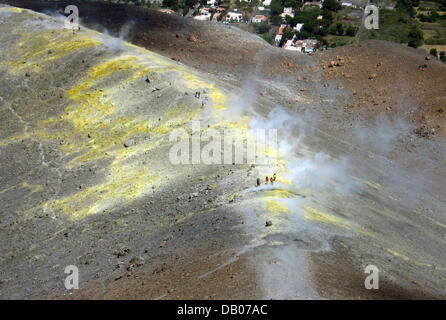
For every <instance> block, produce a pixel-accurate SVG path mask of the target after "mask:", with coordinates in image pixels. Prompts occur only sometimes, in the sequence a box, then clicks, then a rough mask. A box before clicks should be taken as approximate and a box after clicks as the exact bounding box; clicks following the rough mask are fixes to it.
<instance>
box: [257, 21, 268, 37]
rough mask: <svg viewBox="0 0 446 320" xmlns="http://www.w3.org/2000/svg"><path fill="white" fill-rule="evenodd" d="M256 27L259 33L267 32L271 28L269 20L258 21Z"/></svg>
mask: <svg viewBox="0 0 446 320" xmlns="http://www.w3.org/2000/svg"><path fill="white" fill-rule="evenodd" d="M254 29H255V30H256V32H257V33H261V34H263V33H267V32H268V31H269V29H271V26H270V25H269V24H268V22H266V21H265V22H262V23H256V24H254Z"/></svg>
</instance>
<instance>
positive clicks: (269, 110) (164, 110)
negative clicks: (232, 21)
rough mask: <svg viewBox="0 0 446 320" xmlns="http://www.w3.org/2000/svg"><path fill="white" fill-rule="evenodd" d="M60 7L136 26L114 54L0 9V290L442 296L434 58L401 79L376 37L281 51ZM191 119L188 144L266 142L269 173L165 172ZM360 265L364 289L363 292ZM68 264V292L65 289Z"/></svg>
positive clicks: (256, 42)
mask: <svg viewBox="0 0 446 320" xmlns="http://www.w3.org/2000/svg"><path fill="white" fill-rule="evenodd" d="M6 2H8V3H14V4H17V5H22V6H29V7H30V8H33V9H36V10H40V11H43V10H46V9H48V8H53V9H59V8H60V7H62V8H63V6H64V4H66V2H64V1H56V2H46V1H6ZM78 4H79V6H80V10H81V11H82V12H84V13H88V14H87V15H85V16H84V18H83V22H84V23H85V24H87V25H88V26H90V27H94V29H97V30H101V29H102V26H104V27H106V28H109V29H112V30H113V31H114V34H115V35H116V34H117V33H119V31H118V30H121V29H122V27H123V26H124V25H125V23H126V22H128V21H129V20H128V19H129V18H132V19H135V20H136V24H135V25H134V29H132V30H133V31H132V32H130V34H129V38H130V40H131V42H132V43H133V44H131V43H129V42H125V41H122V40H120V39H119V38H113V37H110V36H105V35H104V34H102V33H99V32H97V31H93V30H91V29H88V28H87V27H84V26H82V28H81V30H80V31H77V32H72V31H70V30H66V29H64V28H63V21H61V20H58V19H55V18H51V17H49V16H46V15H44V14H40V13H36V12H33V11H30V10H25V9H20V8H16V7H5V6H2V7H0V43H1V47H0V48H1V49H0V61H1V62H0V84H1V85H0V108H1V110H2V113H1V117H2V118H1V123H2V126H1V127H0V163H1V168H0V203H1V206H0V214H1V225H0V240H1V243H2V250H1V253H0V270H1V273H0V296H1V297H4V298H42V297H43V298H54V297H56V298H65V297H66V298H73V297H74V298H150V299H157V298H159V299H162V298H211V299H214V298H321V297H322V298H355V299H356V298H366V299H367V298H442V297H444V292H445V280H446V265H445V264H444V261H446V260H445V252H446V251H445V249H446V247H445V246H446V241H445V230H446V229H445V228H446V227H445V226H446V216H445V212H446V210H445V193H444V190H446V188H445V183H446V178H445V177H446V172H445V167H444V163H445V159H446V150H445V148H444V146H445V144H444V136H443V135H442V128H444V127H443V126H444V119H443V118H442V117H441V115H440V113H439V112H437V111H436V110H437V109H438V108H439V107H441V101H442V99H444V96H445V93H444V92H445V90H446V88H445V85H446V81H443V80H446V79H445V75H446V72H444V71H445V67H444V65H441V64H439V63H437V62H436V61H428V62H427V64H428V65H429V67H428V68H427V69H426V70H425V71H420V70H419V69H418V65H420V64H422V63H425V60H424V59H425V56H424V55H423V54H421V53H420V52H417V51H414V50H411V49H408V48H403V47H402V46H400V45H395V44H390V43H385V42H375V41H373V42H366V43H361V44H360V45H357V46H350V47H346V48H338V49H335V50H330V51H327V52H323V53H320V54H317V55H313V56H311V57H308V56H304V55H295V54H294V53H293V54H290V53H287V52H284V50H280V49H278V48H272V47H269V46H268V45H267V44H266V43H264V42H263V41H262V40H261V39H259V38H257V37H255V36H253V35H249V34H247V33H244V32H242V31H240V30H236V29H234V28H231V29H229V28H226V27H223V26H221V25H218V26H217V25H214V24H209V25H208V26H209V29H206V28H203V26H205V25H204V24H197V22H194V21H192V20H190V21H189V20H186V19H183V18H180V17H170V16H168V15H162V14H160V13H157V12H153V11H150V10H140V9H138V8H135V7H132V6H130V7H129V6H124V5H116V4H110V3H102V2H101V3H90V2H86V3H83V2H82V3H78ZM105 9H106V10H105ZM122 13H124V14H122ZM127 15H130V16H127ZM116 17H119V19H114V18H116ZM149 18H150V19H149ZM97 21H100V23H101V24H102V26H101V25H96V26H95V23H97ZM144 21H145V23H147V25H146V26H147V28H146V29H144V28H143V27H142V26H141V24H140V23H141V22H144ZM179 26H181V28H180V27H179ZM223 28H225V29H223ZM143 29H144V30H143ZM179 29H181V30H182V32H180V31H181V30H179ZM166 30H167V31H169V32H168V34H167V35H165V36H164V38H165V39H161V38H163V37H162V34H163V32H164V34H165V32H166ZM215 30H220V31H221V32H222V36H221V37H219V38H218V41H216V42H212V41H211V39H214V38H215V32H214V31H215ZM144 33H145V34H144ZM192 34H196V35H197V37H196V38H195V37H194V38H190V35H192ZM157 39H158V40H159V41H158V40H157ZM188 39H192V40H193V39H199V41H191V40H188ZM200 39H201V40H200ZM237 39H238V40H237ZM236 40H237V41H236ZM138 41H139V42H138ZM210 43H213V44H210ZM135 44H138V45H141V46H144V47H145V48H142V47H139V46H136V45H135ZM178 48H179V50H178ZM148 49H150V50H148ZM181 49H183V50H181ZM151 50H154V51H157V52H158V53H154V51H151ZM206 50H207V51H206ZM380 50H381V51H380ZM377 52H379V54H377ZM159 53H161V54H162V55H160V54H159ZM213 53H218V54H217V55H213ZM223 55H225V57H223ZM172 57H173V58H174V59H172ZM222 57H223V58H222ZM237 59H238V60H237ZM178 60H179V62H178ZM400 60H402V61H405V62H406V63H400V62H399V61H400ZM331 61H334V66H331V65H330V64H331ZM341 61H342V63H339V62H341ZM183 63H184V64H183ZM186 65H188V66H186ZM356 66H359V67H356ZM394 66H397V67H394ZM192 67H195V68H192ZM212 73H213V74H214V75H211V74H212ZM372 73H375V74H376V77H374V78H373V79H369V78H370V75H371V74H372ZM391 85H394V86H395V91H394V92H393V91H390V90H389V86H391ZM407 88H411V89H410V90H407ZM197 91H199V92H200V96H199V97H197V95H196V92H197ZM418 91H420V92H424V94H425V97H426V99H424V100H423V99H422V97H420V96H419V95H417V94H416V92H418ZM401 97H403V98H404V99H402V98H401ZM386 107H387V108H386ZM423 114H424V118H423V117H422V116H423ZM194 120H196V121H200V132H201V133H202V134H206V133H210V132H212V130H211V129H217V130H219V132H223V130H224V129H233V130H235V129H238V130H240V129H258V128H260V129H270V128H277V129H279V130H278V138H279V144H278V146H276V147H277V150H275V149H276V148H275V147H274V146H272V147H271V146H269V145H268V146H264V147H265V150H264V153H265V154H266V155H268V156H272V155H273V154H275V152H276V151H278V152H279V153H278V162H277V166H260V165H247V164H237V163H235V164H232V163H231V164H227V165H223V164H211V165H202V164H188V165H173V164H172V162H171V161H170V158H169V154H170V151H171V150H172V146H173V145H174V143H175V141H170V139H169V136H170V135H171V134H172V133H173V132H181V133H183V134H185V135H186V136H187V138H189V137H191V138H193V137H192V136H191V133H192V131H191V123H192V121H194ZM420 121H421V122H420ZM423 121H424V124H423V123H422V122H423ZM420 124H421V125H426V127H429V126H431V127H434V128H435V130H437V132H438V134H435V135H429V136H428V137H423V136H420V135H417V134H416V133H414V131H416V128H417V126H418V125H420ZM437 126H438V127H437ZM430 129H431V128H430V127H429V130H430ZM181 130H184V131H181ZM242 132H243V131H238V133H239V134H240V135H241V136H240V137H241V138H242V139H246V138H247V136H246V135H245V134H242ZM193 140H194V139H191V140H190V141H191V142H192V141H193ZM206 144H207V142H206V141H202V142H201V147H204V146H205V145H206ZM261 145H262V142H260V145H259V146H261ZM260 149H262V148H260ZM273 173H277V180H276V181H275V183H274V185H272V184H271V183H269V184H265V183H264V179H265V176H266V175H268V176H272V174H273ZM257 178H259V179H261V182H262V185H261V186H260V187H256V186H255V184H256V179H257ZM266 221H268V223H266ZM370 264H373V265H376V266H378V268H379V271H380V290H366V289H365V288H364V278H365V274H364V268H365V267H366V266H367V265H370ZM67 265H76V266H78V267H79V271H80V277H81V284H80V285H81V290H74V291H69V292H67V290H66V289H65V288H64V279H65V277H66V274H64V269H65V267H66V266H67Z"/></svg>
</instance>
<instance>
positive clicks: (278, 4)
mask: <svg viewBox="0 0 446 320" xmlns="http://www.w3.org/2000/svg"><path fill="white" fill-rule="evenodd" d="M270 9H271V14H272V15H278V14H281V13H282V12H283V5H282V1H280V0H272V1H271V5H270Z"/></svg>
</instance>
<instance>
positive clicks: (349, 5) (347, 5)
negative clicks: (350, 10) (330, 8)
mask: <svg viewBox="0 0 446 320" xmlns="http://www.w3.org/2000/svg"><path fill="white" fill-rule="evenodd" d="M341 6H343V7H351V6H353V4H352V3H350V2H342V3H341Z"/></svg>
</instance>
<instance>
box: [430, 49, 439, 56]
mask: <svg viewBox="0 0 446 320" xmlns="http://www.w3.org/2000/svg"><path fill="white" fill-rule="evenodd" d="M429 53H430V54H431V55H433V56H435V57H438V52H437V49H435V48H432V49H431V50H430V51H429Z"/></svg>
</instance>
